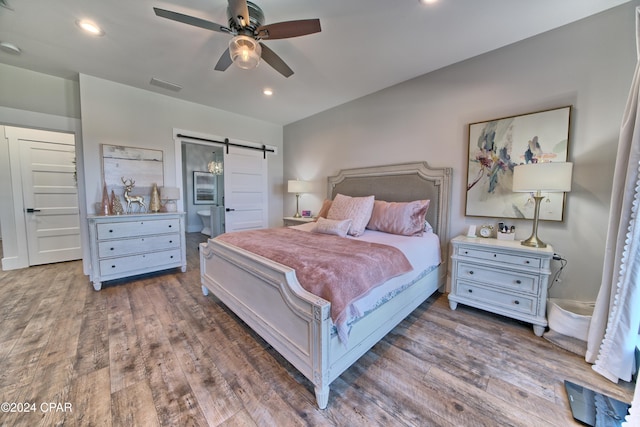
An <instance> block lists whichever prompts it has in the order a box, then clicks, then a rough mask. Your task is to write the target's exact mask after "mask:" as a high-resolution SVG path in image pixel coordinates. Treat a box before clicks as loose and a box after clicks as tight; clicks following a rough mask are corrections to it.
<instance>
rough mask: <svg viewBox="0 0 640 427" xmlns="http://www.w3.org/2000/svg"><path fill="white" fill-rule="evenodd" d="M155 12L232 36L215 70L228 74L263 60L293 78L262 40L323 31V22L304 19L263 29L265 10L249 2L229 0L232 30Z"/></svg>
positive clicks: (168, 13) (170, 12)
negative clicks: (235, 67)
mask: <svg viewBox="0 0 640 427" xmlns="http://www.w3.org/2000/svg"><path fill="white" fill-rule="evenodd" d="M153 10H154V12H155V13H156V15H157V16H160V17H162V18H167V19H171V20H173V21H178V22H182V23H184V24H188V25H193V26H195V27H200V28H204V29H206V30H211V31H217V32H219V33H227V34H230V35H232V36H233V39H231V41H230V42H229V47H228V48H227V50H225V51H224V53H223V54H222V56H221V57H220V59H219V60H218V63H217V64H216V66H215V69H216V70H218V71H225V70H226V69H227V68H229V66H230V65H231V64H232V63H234V64H236V65H237V66H238V67H240V68H244V69H251V68H255V67H257V66H258V64H259V63H260V59H263V60H264V61H265V62H266V63H267V64H269V65H271V66H272V67H273V68H274V69H275V70H276V71H278V72H279V73H280V74H282V75H283V76H285V77H289V76H291V75H292V74H293V70H292V69H291V68H289V66H288V65H287V64H286V63H285V62H284V61H283V60H282V58H280V57H279V56H278V55H276V53H275V52H274V51H272V50H271V49H269V48H268V47H267V46H265V44H264V43H262V41H261V40H278V39H288V38H292V37H299V36H304V35H307V34H313V33H318V32H320V31H321V30H320V20H319V19H303V20H298V21H286V22H277V23H274V24H269V25H263V24H264V13H263V12H262V9H260V7H258V6H257V5H256V4H254V3H252V2H250V1H246V0H229V7H228V8H227V16H228V17H229V26H228V27H225V26H224V25H220V24H216V23H215V22H211V21H206V20H204V19H200V18H196V17H194V16H189V15H184V14H182V13H178V12H172V11H170V10H165V9H160V8H157V7H154V8H153Z"/></svg>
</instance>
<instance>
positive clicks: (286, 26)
mask: <svg viewBox="0 0 640 427" xmlns="http://www.w3.org/2000/svg"><path fill="white" fill-rule="evenodd" d="M320 31H321V28H320V20H319V19H302V20H299V21H286V22H276V23H275V24H269V25H263V26H262V27H259V28H258V29H257V30H256V34H257V35H258V37H260V38H263V39H268V40H277V39H288V38H291V37H299V36H305V35H307V34H313V33H319V32H320Z"/></svg>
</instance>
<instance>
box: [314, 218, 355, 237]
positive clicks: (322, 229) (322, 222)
mask: <svg viewBox="0 0 640 427" xmlns="http://www.w3.org/2000/svg"><path fill="white" fill-rule="evenodd" d="M349 227H351V220H350V219H345V220H342V221H338V220H336V219H326V218H322V217H320V218H318V221H316V225H315V226H314V227H313V228H312V229H311V231H312V232H314V233H322V234H333V235H334V236H340V237H345V236H346V235H347V231H349Z"/></svg>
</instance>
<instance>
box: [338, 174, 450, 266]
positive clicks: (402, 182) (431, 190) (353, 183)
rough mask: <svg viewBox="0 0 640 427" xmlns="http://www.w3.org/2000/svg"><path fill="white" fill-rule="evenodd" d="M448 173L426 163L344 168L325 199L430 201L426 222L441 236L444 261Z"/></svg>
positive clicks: (445, 251)
mask: <svg viewBox="0 0 640 427" xmlns="http://www.w3.org/2000/svg"><path fill="white" fill-rule="evenodd" d="M451 173H452V169H451V168H431V167H429V165H428V164H427V163H426V162H415V163H401V164H395V165H385V166H374V167H364V168H355V169H343V170H341V171H340V172H338V174H337V175H335V176H330V177H329V178H328V184H329V190H328V197H329V198H330V199H333V197H334V196H335V195H336V194H338V193H340V194H344V195H347V196H353V197H362V196H370V195H374V196H375V198H376V200H385V201H387V202H410V201H413V200H424V199H429V200H431V202H430V204H429V211H428V212H427V221H429V223H430V224H431V226H432V227H433V229H434V232H435V233H436V234H437V235H438V236H439V237H440V246H441V251H442V257H443V260H446V257H447V256H448V254H447V245H448V242H449V204H450V198H451V195H450V193H451V191H450V185H451Z"/></svg>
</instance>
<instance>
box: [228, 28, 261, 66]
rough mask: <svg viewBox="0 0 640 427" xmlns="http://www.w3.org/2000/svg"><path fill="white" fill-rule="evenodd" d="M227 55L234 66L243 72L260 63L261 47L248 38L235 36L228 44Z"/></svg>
mask: <svg viewBox="0 0 640 427" xmlns="http://www.w3.org/2000/svg"><path fill="white" fill-rule="evenodd" d="M229 55H230V56H231V60H232V61H233V63H234V64H236V65H237V66H238V67H240V68H242V69H244V70H251V69H253V68H256V67H257V66H258V64H259V63H260V56H261V55H262V47H260V43H258V42H257V41H256V40H255V39H253V38H251V37H249V36H243V35H239V36H235V37H234V38H232V39H231V41H230V42H229Z"/></svg>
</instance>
